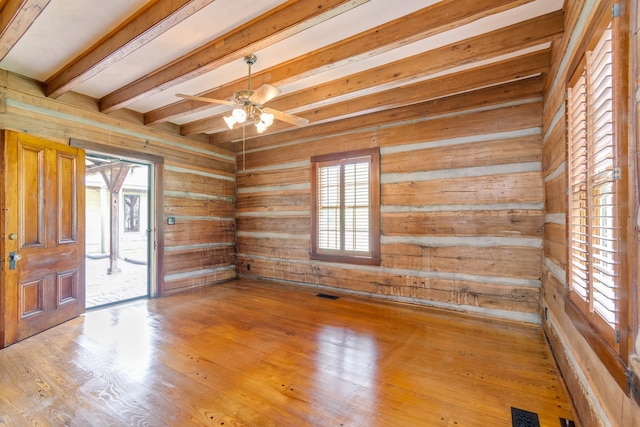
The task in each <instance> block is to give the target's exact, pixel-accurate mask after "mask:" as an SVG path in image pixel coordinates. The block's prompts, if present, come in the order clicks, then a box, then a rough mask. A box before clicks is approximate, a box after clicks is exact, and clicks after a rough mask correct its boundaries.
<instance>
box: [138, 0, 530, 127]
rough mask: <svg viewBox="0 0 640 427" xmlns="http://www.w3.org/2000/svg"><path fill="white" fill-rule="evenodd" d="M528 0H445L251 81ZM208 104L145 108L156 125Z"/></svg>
mask: <svg viewBox="0 0 640 427" xmlns="http://www.w3.org/2000/svg"><path fill="white" fill-rule="evenodd" d="M529 1H531V0H446V1H442V2H439V3H436V4H434V5H431V6H428V7H425V8H423V9H421V10H418V11H416V12H413V13H411V14H409V15H407V16H403V17H401V18H398V19H396V20H394V21H391V22H388V23H385V24H383V25H380V26H378V27H375V28H372V29H370V30H367V31H364V32H362V33H359V34H357V35H354V36H352V37H349V38H347V39H345V40H341V41H339V42H337V43H334V44H332V45H330V46H326V47H324V48H322V49H318V50H316V51H314V52H311V53H308V54H305V55H302V56H300V57H298V58H295V59H293V60H291V61H287V62H285V63H283V64H281V65H278V66H276V67H272V68H269V69H265V70H263V71H261V72H258V73H254V74H252V75H251V80H252V83H253V86H254V87H259V86H260V85H262V84H265V83H269V84H271V85H276V86H281V85H285V84H289V83H293V82H296V81H298V80H301V79H303V78H306V77H309V76H313V75H315V74H319V73H322V72H324V71H327V70H329V69H331V68H335V67H338V66H341V65H343V64H346V63H350V62H355V61H357V60H359V59H362V58H364V57H369V56H374V55H378V54H381V53H384V52H387V51H390V50H392V49H395V48H398V47H400V46H402V45H406V44H408V43H412V42H415V41H418V40H421V39H423V38H426V37H430V36H433V35H435V34H438V33H441V32H444V31H448V30H451V29H453V28H457V27H460V26H462V25H465V24H468V23H470V22H472V21H474V20H477V19H480V18H483V17H485V16H488V15H491V14H494V13H498V12H501V11H504V10H506V9H510V8H514V7H517V6H520V5H522V4H524V3H528V2H529ZM454 2H455V3H454ZM246 85H247V82H246V78H242V79H238V80H236V81H234V82H231V83H229V84H226V85H222V86H220V87H217V88H215V89H213V90H210V91H207V92H203V93H200V94H198V96H203V97H207V98H213V99H223V100H224V99H228V98H229V97H230V96H231V95H232V94H233V93H234V92H236V91H238V90H243V89H246ZM208 108H211V104H207V103H203V102H198V101H191V100H184V101H177V102H175V103H173V104H170V105H167V106H165V107H162V108H158V109H156V110H153V111H149V112H147V113H146V114H145V115H144V122H145V124H147V125H152V124H157V123H161V122H166V121H170V120H172V119H175V118H177V117H180V116H183V115H185V114H190V113H194V112H197V111H203V110H206V109H208Z"/></svg>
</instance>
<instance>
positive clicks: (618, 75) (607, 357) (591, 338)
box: [564, 1, 631, 392]
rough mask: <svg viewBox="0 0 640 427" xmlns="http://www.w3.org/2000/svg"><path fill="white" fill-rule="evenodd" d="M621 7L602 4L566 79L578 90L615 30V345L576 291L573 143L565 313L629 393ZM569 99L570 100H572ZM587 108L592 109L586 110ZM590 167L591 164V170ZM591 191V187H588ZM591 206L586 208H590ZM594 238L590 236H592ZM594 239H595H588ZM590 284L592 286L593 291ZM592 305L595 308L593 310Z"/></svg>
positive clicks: (624, 42)
mask: <svg viewBox="0 0 640 427" xmlns="http://www.w3.org/2000/svg"><path fill="white" fill-rule="evenodd" d="M617 5H618V6H619V7H620V9H618V10H620V12H619V14H618V15H617V16H614V14H613V12H612V10H613V3H610V2H606V4H604V5H601V7H600V10H599V11H598V12H599V14H600V15H599V16H600V18H599V19H596V20H594V22H595V25H592V27H591V28H589V29H588V31H587V32H586V34H587V35H586V36H585V38H584V40H586V41H587V42H588V43H586V44H585V46H584V52H583V53H582V54H581V55H579V60H578V61H576V63H575V64H573V66H572V67H570V72H569V74H568V75H569V76H570V78H569V80H568V81H567V88H570V87H573V85H574V84H575V82H576V81H577V79H578V78H579V76H580V75H581V74H582V72H583V70H584V69H585V68H586V59H585V58H586V56H587V52H590V51H592V50H593V49H594V47H595V46H596V44H597V43H598V42H599V40H600V38H601V36H602V34H603V33H604V32H605V30H606V29H607V27H608V26H609V24H611V26H612V30H611V31H612V43H613V47H612V52H613V71H612V73H613V135H614V136H613V150H614V154H613V161H614V167H615V169H616V173H617V174H618V175H619V178H617V179H616V181H615V184H614V196H613V198H614V209H615V214H614V218H615V224H616V226H615V229H616V246H617V248H616V255H617V259H616V261H617V263H618V268H617V270H616V271H617V273H616V282H617V286H616V290H617V295H616V296H617V301H618V302H619V304H618V305H616V309H617V310H618V312H617V316H618V321H617V325H616V326H617V328H616V330H615V331H614V336H615V338H614V339H615V341H614V342H612V341H611V338H610V337H607V336H606V334H604V335H603V331H604V330H606V326H608V325H606V322H604V320H602V319H601V318H600V317H599V316H598V315H594V314H593V312H592V302H590V301H589V300H587V301H586V302H585V301H582V302H580V301H579V299H580V298H579V297H577V295H576V294H575V292H573V291H572V281H571V280H572V276H571V275H572V261H573V259H572V224H573V223H572V219H571V212H572V205H571V202H572V195H573V193H572V185H571V184H572V181H571V166H572V165H571V151H570V147H569V144H567V150H568V151H567V162H568V167H567V168H566V169H567V171H566V173H567V197H568V199H567V222H566V223H567V243H568V252H567V272H566V273H567V284H568V287H569V289H568V291H567V294H566V297H565V304H564V306H565V312H566V313H567V315H568V317H569V318H570V319H571V321H572V322H573V324H574V325H575V327H576V328H577V330H578V331H579V332H580V333H581V334H582V336H583V337H584V338H585V340H586V341H587V343H588V344H589V346H590V347H591V348H592V349H593V351H594V352H595V353H596V355H597V356H598V358H599V359H600V360H601V361H602V363H603V364H604V366H605V367H606V368H607V370H608V371H609V373H610V374H611V375H612V377H613V378H614V380H615V381H616V383H617V384H618V385H619V386H620V387H621V388H622V389H623V390H625V391H627V392H628V389H629V384H628V378H627V373H628V370H627V366H628V362H629V353H630V352H631V340H630V339H629V326H630V316H629V313H630V310H631V306H630V303H629V295H630V293H631V284H630V277H631V275H630V272H629V262H628V255H629V243H628V240H629V239H628V236H629V234H628V230H629V227H630V224H629V221H630V218H629V173H630V172H631V170H630V168H629V166H628V128H627V120H626V118H627V117H628V111H629V106H628V104H627V98H628V76H627V75H628V70H627V67H626V64H625V58H626V57H628V52H629V49H628V46H629V44H628V43H629V41H628V36H627V32H628V30H625V28H626V27H627V26H628V24H627V21H628V18H627V17H626V15H625V14H626V13H628V12H627V8H628V6H627V4H626V2H624V1H620V2H618V3H617ZM567 98H568V97H567ZM587 108H588V107H587ZM566 111H567V113H566V114H567V141H569V140H570V137H569V132H571V130H572V129H571V128H570V126H569V118H568V115H569V105H568V104H567V110H566ZM589 165H591V163H589V161H588V166H589ZM587 188H588V191H590V189H589V185H587ZM587 197H588V198H589V199H590V198H592V197H593V195H592V194H589V195H588V196H587ZM590 203H591V202H589V204H588V207H587V209H589V207H590V206H591V204H590ZM590 215H594V214H593V213H592V212H587V217H589V216H590ZM593 221H595V220H593ZM589 235H591V233H590V232H589ZM588 239H590V237H588ZM590 286H591V283H589V285H588V287H590ZM590 307H591V308H590Z"/></svg>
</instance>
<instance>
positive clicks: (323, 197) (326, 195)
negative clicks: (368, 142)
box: [311, 149, 379, 264]
mask: <svg viewBox="0 0 640 427" xmlns="http://www.w3.org/2000/svg"><path fill="white" fill-rule="evenodd" d="M378 162H379V154H378V150H377V149H366V150H359V151H353V152H348V153H343V154H335V155H326V156H318V157H314V158H312V173H313V175H314V177H313V189H312V191H313V194H312V197H313V200H312V209H313V216H312V251H311V255H312V257H314V258H317V257H319V256H322V257H325V258H323V259H327V258H326V257H333V258H331V259H328V260H331V261H345V259H343V258H345V257H351V258H358V260H357V261H355V260H353V259H351V260H350V261H348V262H358V263H369V264H374V263H377V262H379V261H378V257H379V255H378V254H379V249H378V246H379V225H378V224H377V222H379V178H378V173H379V172H378ZM365 258H367V259H371V260H372V262H367V261H363V259H365ZM373 261H375V262H373Z"/></svg>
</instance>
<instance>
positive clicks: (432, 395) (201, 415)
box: [0, 280, 577, 427]
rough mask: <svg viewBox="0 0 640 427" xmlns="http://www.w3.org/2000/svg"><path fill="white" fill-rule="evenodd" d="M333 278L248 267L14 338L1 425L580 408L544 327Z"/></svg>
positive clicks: (229, 422)
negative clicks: (330, 283) (405, 299)
mask: <svg viewBox="0 0 640 427" xmlns="http://www.w3.org/2000/svg"><path fill="white" fill-rule="evenodd" d="M322 292H325V293H326V292H327V291H318V290H316V289H311V288H300V287H293V286H289V285H283V284H279V283H272V282H266V281H249V280H239V281H233V282H228V283H225V284H222V285H216V286H210V287H206V288H202V289H196V290H193V291H189V292H184V293H181V294H177V295H173V296H170V297H166V298H160V299H155V300H149V301H138V302H133V303H129V304H124V305H121V306H116V307H111V308H106V309H101V310H95V311H90V312H88V313H87V314H86V315H84V316H82V317H80V318H77V319H74V320H71V321H70V322H67V323H66V324H63V325H61V326H58V327H55V328H52V329H50V330H48V331H45V332H43V333H41V334H39V335H37V336H34V337H32V338H29V339H27V340H25V341H23V342H20V343H17V344H15V345H13V346H11V347H8V348H6V349H4V350H0V387H1V388H0V425H2V426H23V425H25V426H26V425H29V426H49V425H53V426H57V425H69V426H107V425H108V426H137V425H140V426H144V425H148V426H187V425H196V426H198V425H202V426H483V427H485V426H511V425H512V421H511V407H516V408H520V409H524V410H526V411H530V412H535V413H537V414H538V416H539V419H540V425H541V426H558V425H560V421H559V419H560V417H563V418H566V419H573V420H575V417H574V416H573V413H572V412H573V408H572V405H571V402H570V400H569V398H568V396H567V393H566V390H565V387H564V384H563V383H562V379H561V377H560V375H559V372H558V369H557V367H556V365H555V362H554V360H553V358H552V355H551V353H550V350H549V348H548V346H547V344H546V341H545V340H544V337H543V335H542V331H541V328H540V327H537V326H531V325H523V324H518V323H512V322H501V321H496V320H488V319H484V318H480V317H472V316H466V315H461V314H456V313H450V312H445V311H441V310H437V309H430V308H425V307H417V306H412V305H405V304H398V303H390V302H384V301H377V300H371V299H366V298H360V297H355V296H350V295H340V298H339V299H337V300H330V299H326V298H319V297H317V296H316V294H318V293H322ZM335 295H339V294H335ZM576 421H577V420H576Z"/></svg>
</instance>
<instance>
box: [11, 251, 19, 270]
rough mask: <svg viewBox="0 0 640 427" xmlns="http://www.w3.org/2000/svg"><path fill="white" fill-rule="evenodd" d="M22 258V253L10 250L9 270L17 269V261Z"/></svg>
mask: <svg viewBox="0 0 640 427" xmlns="http://www.w3.org/2000/svg"><path fill="white" fill-rule="evenodd" d="M21 259H22V255H20V254H19V253H16V252H9V270H15V269H16V262H18V261H20V260H21Z"/></svg>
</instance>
